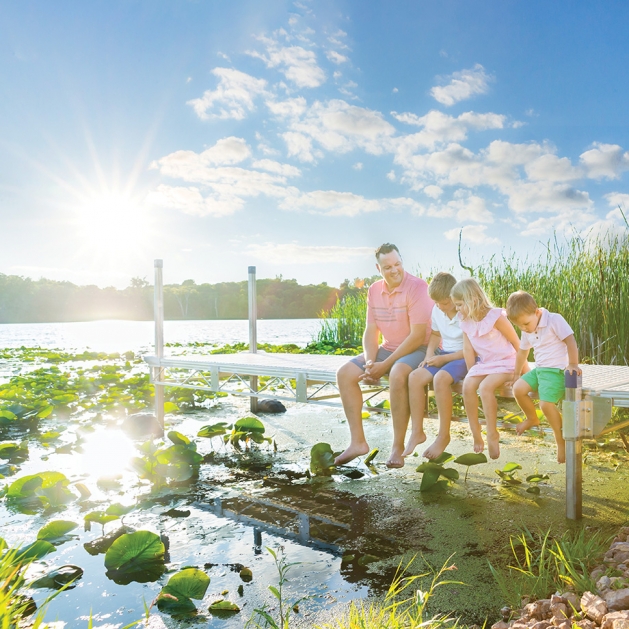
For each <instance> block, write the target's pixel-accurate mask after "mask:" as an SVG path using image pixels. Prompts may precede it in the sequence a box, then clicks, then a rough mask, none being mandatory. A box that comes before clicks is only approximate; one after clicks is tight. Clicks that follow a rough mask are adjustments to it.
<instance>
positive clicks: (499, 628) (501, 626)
mask: <svg viewBox="0 0 629 629" xmlns="http://www.w3.org/2000/svg"><path fill="white" fill-rule="evenodd" d="M491 629H509V625H508V624H507V623H506V622H505V621H504V620H501V621H500V622H496V623H494V624H493V625H492V626H491Z"/></svg>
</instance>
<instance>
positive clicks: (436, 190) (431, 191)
mask: <svg viewBox="0 0 629 629" xmlns="http://www.w3.org/2000/svg"><path fill="white" fill-rule="evenodd" d="M423 193H424V194H425V195H427V196H429V197H430V198H431V199H438V198H439V197H440V196H441V195H442V194H443V189H442V188H440V187H439V186H435V185H430V186H426V187H425V188H424V189H423Z"/></svg>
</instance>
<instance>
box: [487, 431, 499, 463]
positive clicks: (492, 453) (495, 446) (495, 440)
mask: <svg viewBox="0 0 629 629" xmlns="http://www.w3.org/2000/svg"><path fill="white" fill-rule="evenodd" d="M487 450H488V451H489V458H490V459H497V458H498V457H499V456H500V435H499V434H498V433H496V434H495V435H491V436H490V435H487Z"/></svg>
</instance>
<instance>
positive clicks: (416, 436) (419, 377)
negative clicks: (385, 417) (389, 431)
mask: <svg viewBox="0 0 629 629" xmlns="http://www.w3.org/2000/svg"><path fill="white" fill-rule="evenodd" d="M431 381H432V374H431V373H430V371H428V370H427V369H424V368H423V367H419V368H418V369H415V370H414V371H412V372H411V375H410V376H409V377H408V403H409V407H410V411H411V436H410V437H409V438H408V442H407V443H406V448H404V452H402V456H410V455H411V454H413V451H414V450H415V448H416V447H417V446H418V445H419V444H420V443H424V441H426V433H425V432H424V413H425V411H426V386H427V385H428V384H429V383H430V382H431Z"/></svg>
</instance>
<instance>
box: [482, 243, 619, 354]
mask: <svg viewBox="0 0 629 629" xmlns="http://www.w3.org/2000/svg"><path fill="white" fill-rule="evenodd" d="M474 274H475V275H476V277H477V279H478V281H479V282H480V283H481V285H482V286H483V288H484V289H485V290H486V291H487V294H488V295H489V296H490V298H491V299H492V301H493V302H494V303H495V304H496V305H497V306H504V305H505V304H506V302H507V297H508V296H509V295H510V294H511V293H512V292H514V291H516V290H525V291H527V292H529V293H531V294H532V295H533V296H534V297H535V299H536V301H537V303H538V304H539V305H540V306H543V307H544V308H547V309H548V310H550V311H551V312H558V313H560V314H562V315H563V316H564V318H565V319H566V320H567V321H568V323H569V324H570V326H571V327H572V329H573V330H574V333H575V337H576V340H577V345H578V347H579V355H580V361H581V362H591V363H597V364H606V365H625V364H629V282H628V281H627V278H628V277H629V235H628V234H627V232H625V233H623V234H614V233H611V232H609V233H607V234H606V235H604V236H602V237H596V238H595V237H590V236H588V237H585V238H582V237H581V236H579V235H578V234H574V235H573V236H572V237H571V238H569V239H568V240H567V241H565V242H563V243H561V242H559V241H558V240H557V239H555V240H554V241H552V242H549V243H548V245H547V250H546V254H545V255H544V256H542V257H540V258H538V259H534V260H532V259H529V258H524V259H518V258H514V257H509V256H506V255H503V256H502V258H497V257H492V258H490V260H489V261H488V262H487V263H485V264H483V265H481V266H479V267H478V268H477V269H475V270H474Z"/></svg>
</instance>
